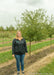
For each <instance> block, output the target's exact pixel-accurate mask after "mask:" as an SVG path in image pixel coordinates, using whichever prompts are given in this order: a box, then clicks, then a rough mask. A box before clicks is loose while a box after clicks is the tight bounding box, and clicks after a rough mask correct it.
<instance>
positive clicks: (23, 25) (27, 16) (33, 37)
mask: <svg viewBox="0 0 54 75" xmlns="http://www.w3.org/2000/svg"><path fill="white" fill-rule="evenodd" d="M15 20H16V25H17V28H18V30H21V32H22V35H23V37H25V39H26V40H29V41H30V46H29V54H30V55H31V42H32V41H40V40H42V39H45V38H47V37H50V38H52V35H53V34H54V16H53V15H51V16H50V17H49V16H48V15H47V11H46V10H45V9H37V10H34V11H28V10H25V12H24V13H22V16H21V20H17V18H16V19H15Z"/></svg>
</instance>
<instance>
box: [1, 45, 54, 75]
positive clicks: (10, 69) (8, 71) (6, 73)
mask: <svg viewBox="0 0 54 75" xmlns="http://www.w3.org/2000/svg"><path fill="white" fill-rule="evenodd" d="M53 52H54V46H53V47H52V48H47V49H44V50H43V51H41V52H37V53H35V54H32V56H31V58H30V57H29V56H27V57H25V72H26V69H27V68H28V67H29V66H31V65H33V64H34V63H35V62H38V61H40V59H43V57H45V56H47V55H48V54H51V53H53ZM28 63H29V64H28ZM6 64H7V63H6ZM15 72H17V69H16V61H14V62H12V63H11V64H10V65H7V66H4V67H1V68H0V74H1V75H14V74H15Z"/></svg>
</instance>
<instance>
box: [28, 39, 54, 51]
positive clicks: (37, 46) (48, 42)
mask: <svg viewBox="0 0 54 75" xmlns="http://www.w3.org/2000/svg"><path fill="white" fill-rule="evenodd" d="M51 42H52V44H54V40H51ZM48 45H50V41H45V42H41V43H37V44H33V45H31V51H33V50H37V49H40V48H42V47H45V46H48ZM28 51H29V50H28Z"/></svg>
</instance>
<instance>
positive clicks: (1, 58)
mask: <svg viewBox="0 0 54 75" xmlns="http://www.w3.org/2000/svg"><path fill="white" fill-rule="evenodd" d="M11 59H13V57H12V51H11V50H10V51H7V52H3V53H0V64H1V63H4V62H7V61H8V60H11Z"/></svg>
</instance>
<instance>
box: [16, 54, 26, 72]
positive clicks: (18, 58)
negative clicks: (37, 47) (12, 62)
mask: <svg viewBox="0 0 54 75" xmlns="http://www.w3.org/2000/svg"><path fill="white" fill-rule="evenodd" d="M24 56H25V54H22V55H16V54H15V58H16V66H17V71H20V62H21V70H22V71H24Z"/></svg>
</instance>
